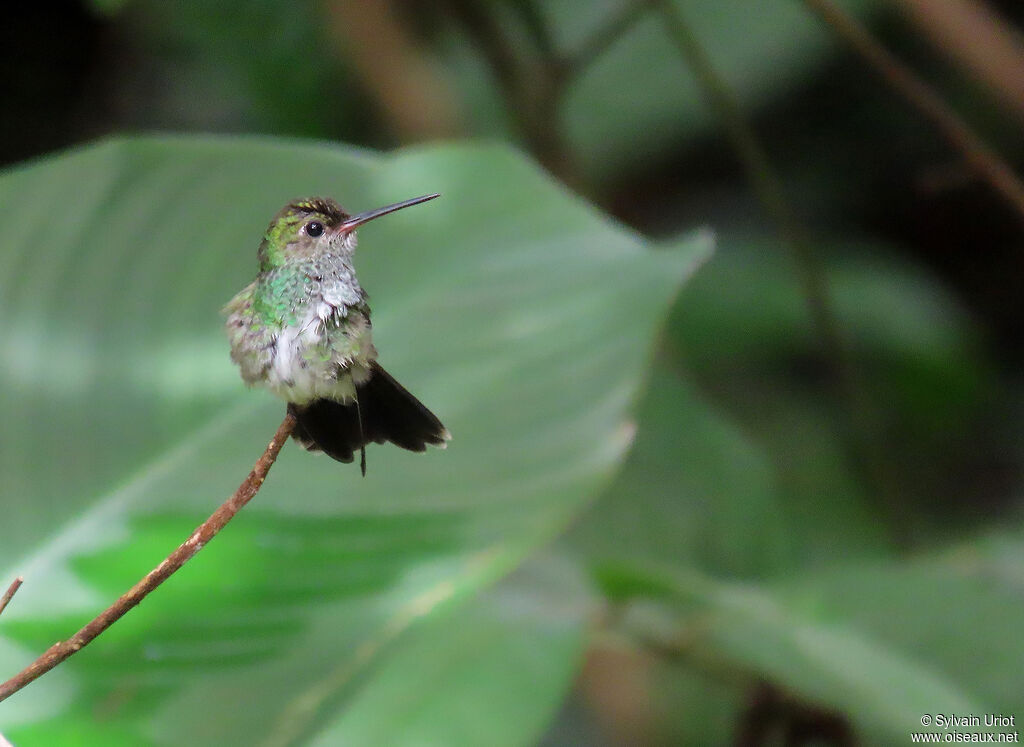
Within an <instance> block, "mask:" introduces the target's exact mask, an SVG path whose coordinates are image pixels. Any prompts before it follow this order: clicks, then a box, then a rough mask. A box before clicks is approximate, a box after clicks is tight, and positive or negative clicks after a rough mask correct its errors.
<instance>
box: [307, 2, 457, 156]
mask: <svg viewBox="0 0 1024 747" xmlns="http://www.w3.org/2000/svg"><path fill="white" fill-rule="evenodd" d="M323 6H324V10H325V11H326V13H327V20H328V23H327V25H326V31H327V33H328V34H329V36H330V38H331V41H332V42H333V43H334V47H335V50H336V52H337V54H338V55H339V56H344V57H346V58H347V59H348V60H350V61H351V62H352V64H353V66H354V68H355V70H356V72H357V73H358V74H359V76H360V78H361V79H362V82H363V84H364V87H365V90H366V92H367V93H368V94H369V95H370V96H371V97H372V98H373V99H374V102H375V103H376V104H377V107H378V109H379V111H380V115H381V117H382V118H383V119H384V121H385V123H386V124H387V126H388V128H389V129H390V130H391V132H392V133H393V134H394V135H395V137H396V138H397V139H398V140H399V141H400V142H403V143H410V142H419V141H423V140H432V139H438V138H450V137H454V136H456V135H459V134H460V132H461V130H462V126H461V125H460V123H459V117H460V114H459V102H458V100H457V98H456V95H455V92H454V90H453V88H452V85H451V83H450V81H449V80H448V78H447V76H446V74H445V71H444V70H443V69H442V68H441V66H440V65H439V64H438V62H437V61H436V60H435V59H433V58H432V57H431V56H430V55H429V54H427V53H426V52H425V51H424V50H423V49H422V47H421V45H420V44H418V43H417V42H416V39H415V38H414V36H413V34H412V33H410V30H409V28H407V26H406V24H404V23H403V22H402V18H401V14H400V13H398V12H397V10H398V9H397V7H396V3H366V2H359V1H358V0H329V1H328V2H326V3H324V4H323ZM346 103H347V102H346Z"/></svg>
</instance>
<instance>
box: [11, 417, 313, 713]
mask: <svg viewBox="0 0 1024 747" xmlns="http://www.w3.org/2000/svg"><path fill="white" fill-rule="evenodd" d="M293 428H295V416H293V415H292V414H291V413H288V414H287V415H286V416H285V418H284V420H283V421H282V422H281V425H280V426H278V428H277V433H275V434H274V438H273V440H272V441H271V442H270V444H269V445H268V446H267V448H266V450H265V451H264V452H263V455H262V456H261V457H260V458H259V459H258V460H256V464H255V465H254V466H253V468H252V471H251V472H250V473H249V476H248V477H247V478H245V480H244V481H243V482H242V484H241V485H239V486H238V489H237V490H236V491H235V492H234V494H233V495H232V496H231V497H230V498H228V499H227V500H226V501H224V503H222V504H221V506H220V508H218V509H217V510H216V511H214V512H213V513H212V514H211V515H210V518H208V519H207V520H206V521H204V522H203V523H202V524H200V525H199V526H198V527H197V528H196V530H195V531H194V532H192V535H191V536H190V537H189V538H188V539H187V540H185V541H184V542H183V543H182V544H181V545H179V546H178V549H176V550H175V551H174V552H172V553H171V554H170V555H168V556H167V558H166V559H165V560H164V561H163V562H162V563H160V565H158V566H157V567H156V568H154V569H153V570H152V571H150V572H149V573H147V574H146V575H145V577H143V579H142V580H141V581H139V582H138V583H137V584H135V586H133V587H132V588H131V589H129V590H128V591H127V592H125V593H124V594H123V595H122V596H121V597H120V598H119V599H118V600H117V601H116V602H114V603H113V604H112V605H110V606H109V607H107V609H105V610H103V612H101V613H100V614H99V615H97V616H96V617H95V619H93V620H92V622H90V623H88V624H87V625H86V626H85V627H83V628H82V629H81V630H79V631H78V632H77V633H75V634H74V635H73V636H71V638H69V639H68V640H66V641H61V642H58V643H55V644H53V645H52V646H50V648H49V649H47V650H46V652H44V653H43V654H42V655H41V656H40V657H39V658H38V659H36V660H35V661H34V662H32V663H31V664H29V665H28V666H27V667H25V669H23V670H22V671H21V672H19V673H18V674H16V675H15V676H14V677H11V679H9V680H7V681H6V682H4V683H3V684H2V685H0V701H3V700H5V699H6V698H8V697H10V696H11V695H13V694H14V693H16V692H17V691H18V690H20V689H21V688H23V687H25V685H27V684H29V683H30V682H32V681H33V680H35V679H37V678H38V677H41V676H42V675H44V674H46V673H47V672H49V671H50V670H51V669H53V668H54V667H55V666H57V665H58V664H60V663H61V662H62V661H64V660H65V659H67V658H68V657H70V656H71V655H72V654H74V653H75V652H77V651H80V650H81V649H82V648H84V647H85V646H87V645H88V644H89V643H90V642H91V641H93V640H94V639H95V638H96V637H97V636H99V635H100V633H102V632H103V631H105V630H106V629H107V628H109V627H110V626H111V625H113V624H114V623H115V622H117V621H118V620H120V619H121V618H122V617H124V615H125V614H126V613H127V612H128V611H129V610H130V609H132V607H134V606H135V605H137V604H138V603H139V602H141V601H142V600H143V599H144V598H145V597H146V595H147V594H149V593H150V592H151V591H153V590H154V589H155V588H156V587H158V586H159V585H160V584H162V583H163V582H164V581H166V580H167V579H168V578H170V577H171V575H172V574H173V573H174V572H175V571H177V570H178V569H179V568H181V567H182V566H183V565H185V563H187V562H188V561H189V560H190V559H191V558H192V556H194V555H195V554H196V553H197V552H199V551H200V550H202V549H203V547H204V546H205V545H206V543H207V542H209V541H210V540H212V539H213V538H214V537H215V536H217V533H218V532H219V531H220V530H221V529H223V528H224V527H225V526H226V525H227V523H228V522H229V521H231V519H233V518H234V516H235V514H237V513H238V512H239V511H240V510H241V509H242V507H243V506H245V504H247V503H248V502H249V501H251V500H252V499H253V496H255V495H256V493H257V492H259V489H260V487H261V486H262V485H263V481H264V480H265V479H266V478H267V473H268V472H269V471H270V468H271V467H272V466H273V464H274V461H275V460H276V459H277V455H278V454H279V453H280V451H281V447H282V446H283V445H284V442H285V441H287V440H288V436H290V435H291V433H292V429H293ZM12 593H13V592H12Z"/></svg>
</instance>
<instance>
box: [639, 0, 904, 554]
mask: <svg viewBox="0 0 1024 747" xmlns="http://www.w3.org/2000/svg"><path fill="white" fill-rule="evenodd" d="M655 4H656V6H657V8H658V10H659V11H660V12H661V15H662V19H663V21H664V24H665V29H666V31H667V32H668V33H669V35H670V36H671V37H672V41H673V42H674V43H675V45H676V47H677V48H678V50H679V53H680V56H682V58H683V59H684V61H685V62H686V64H687V66H688V67H689V68H690V69H691V70H692V72H693V74H694V76H695V78H696V80H697V84H698V87H699V88H700V90H701V92H702V94H703V95H704V96H705V98H706V99H707V100H708V103H709V104H710V105H711V107H712V108H713V109H714V111H715V113H716V114H717V115H718V118H719V120H720V121H721V123H722V125H723V127H724V128H725V131H726V134H727V135H728V137H729V140H730V141H731V143H732V147H733V150H734V151H735V153H736V155H737V157H738V158H739V161H740V164H741V166H742V167H743V170H744V171H745V172H746V176H747V179H748V181H749V182H750V184H751V187H752V189H753V191H754V194H755V196H756V197H757V200H758V202H760V203H761V205H762V207H763V208H764V210H765V212H766V213H767V214H768V216H769V218H770V219H771V220H772V222H774V223H775V224H776V226H777V227H778V230H779V232H780V233H781V235H782V238H783V240H784V241H785V242H786V243H787V244H788V245H789V248H790V252H791V254H792V256H793V259H794V262H795V265H796V269H797V275H798V279H799V282H800V285H801V289H802V292H803V297H804V299H805V302H806V304H807V308H808V312H809V314H810V317H811V323H812V324H813V327H814V330H815V333H816V335H817V337H818V341H819V344H820V345H821V348H822V353H823V355H824V357H825V360H826V362H827V364H828V365H829V366H830V368H831V369H832V374H833V377H834V380H835V382H836V386H837V389H838V394H839V399H840V402H841V403H842V406H843V414H844V417H845V419H846V421H847V423H846V425H847V428H848V431H849V434H848V437H847V443H848V444H849V448H850V451H851V452H852V456H853V457H854V459H855V461H856V463H857V465H858V467H860V469H861V470H862V471H863V473H864V475H865V479H866V480H867V482H868V483H869V484H870V486H871V487H872V488H873V489H874V492H875V493H876V494H877V496H878V500H879V504H880V507H881V508H882V509H883V510H884V511H885V513H886V514H887V515H888V517H889V519H890V521H891V526H892V527H893V530H894V535H895V539H896V541H897V542H898V543H904V542H906V540H907V539H908V537H907V526H908V522H907V517H906V516H905V513H904V509H903V507H902V505H901V504H900V502H899V499H898V491H897V490H896V489H895V476H894V473H893V470H892V468H891V465H890V461H889V457H888V454H887V451H886V449H885V447H884V445H883V444H881V443H880V441H881V439H879V438H878V436H879V434H880V433H881V432H882V430H883V429H882V428H881V426H880V423H879V421H878V415H877V412H876V409H875V407H874V406H873V403H871V401H870V399H869V398H868V396H867V394H866V389H865V387H864V385H863V382H862V381H861V379H860V376H859V375H858V373H857V370H856V366H855V365H854V362H853V360H852V357H851V355H850V353H849V350H848V348H847V345H846V341H845V340H844V338H843V336H842V333H841V331H840V327H839V322H838V321H837V317H836V313H835V309H834V307H833V302H832V296H831V292H830V290H829V285H828V278H827V275H826V273H825V268H824V266H823V264H822V262H821V259H820V257H819V254H818V252H817V250H816V247H815V245H814V242H813V241H812V240H811V237H810V235H809V232H808V231H807V229H806V228H805V227H804V225H803V223H802V222H801V220H800V218H799V217H798V216H797V214H796V211H795V210H794V209H793V207H792V205H791V204H790V202H789V201H788V200H787V199H786V196H785V190H784V188H783V185H782V180H781V179H780V178H779V176H778V175H777V174H776V172H775V169H774V168H773V167H772V165H771V162H770V160H769V158H768V154H767V153H766V152H765V150H764V148H763V147H762V146H761V143H760V141H759V140H758V138H757V135H756V134H755V133H754V130H753V129H752V128H751V127H750V125H749V123H748V122H747V121H746V118H745V117H744V116H743V111H742V108H741V107H740V103H739V101H738V100H737V99H736V97H735V95H734V94H733V92H732V90H731V89H730V88H729V85H728V83H727V82H726V81H725V79H724V78H722V76H721V75H719V73H718V71H717V70H716V69H715V66H714V64H713V63H712V61H711V58H710V57H709V56H708V54H707V52H706V51H705V49H704V47H703V46H701V43H700V40H699V39H698V38H697V36H696V35H695V34H694V33H693V31H692V30H691V29H690V27H689V26H688V25H687V23H686V21H685V19H684V18H683V16H682V13H681V12H680V11H679V8H678V6H677V5H676V4H675V3H674V2H673V0H655Z"/></svg>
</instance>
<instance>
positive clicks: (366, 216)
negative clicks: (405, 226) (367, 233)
mask: <svg viewBox="0 0 1024 747" xmlns="http://www.w3.org/2000/svg"><path fill="white" fill-rule="evenodd" d="M440 196H441V195H440V194H438V193H437V192H435V193H434V194H432V195H423V196H422V197H413V198H412V199H411V200H404V201H402V202H396V203H395V204H393V205H387V206H385V207H382V208H377V209H376V210H367V211H366V212H365V213H359V214H358V215H353V216H351V217H350V218H348V219H347V220H344V221H342V222H341V223H340V224H339V225H338V229H337V230H338V233H349V232H350V231H354V230H355V229H357V228H358V227H359V226H361V225H363V224H364V223H367V222H369V221H371V220H373V219H374V218H379V217H381V216H382V215H387V214H388V213H393V212H395V211H396V210H401V209H402V208H407V207H412V206H413V205H419V204H420V203H421V202H427V201H428V200H433V199H434V198H435V197H440Z"/></svg>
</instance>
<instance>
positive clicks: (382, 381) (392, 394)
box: [288, 362, 451, 474]
mask: <svg viewBox="0 0 1024 747" xmlns="http://www.w3.org/2000/svg"><path fill="white" fill-rule="evenodd" d="M356 399H357V401H356V402H348V403H341V402H335V401H334V400H329V399H318V400H314V401H313V402H310V403H309V404H305V405H296V404H290V405H288V410H289V411H290V412H291V413H292V414H293V415H295V419H296V421H297V423H296V426H295V430H294V432H293V434H292V435H293V436H294V438H295V440H296V441H298V442H299V443H301V444H302V445H303V446H304V447H305V448H307V449H309V450H310V451H322V452H324V453H325V454H327V455H328V456H330V457H332V458H334V459H337V460H338V461H339V462H345V463H346V464H347V463H349V462H351V461H352V460H353V459H354V458H355V452H356V451H357V450H360V451H361V450H362V449H364V447H365V446H366V444H368V443H370V442H371V441H374V442H376V443H379V444H382V443H385V442H386V441H390V442H391V443H393V444H395V445H396V446H401V447H402V448H403V449H408V450H409V451H426V450H427V445H428V444H429V445H433V446H441V447H444V446H445V445H446V444H447V441H448V439H450V438H451V436H450V435H449V434H448V430H447V429H446V428H445V427H444V426H443V425H442V424H441V421H440V420H438V419H437V418H436V417H435V416H434V414H433V413H432V412H430V410H428V409H427V408H426V407H424V405H423V403H422V402H420V401H419V400H418V399H416V398H415V397H414V396H412V395H411V394H409V392H408V391H407V390H406V389H405V387H403V386H402V385H401V384H399V383H398V382H397V381H395V380H394V379H393V378H392V377H391V374H389V373H388V372H387V371H385V370H384V369H383V368H381V367H380V366H379V365H377V363H376V362H374V363H372V364H371V370H370V378H369V379H367V380H366V381H365V382H363V383H362V384H360V385H359V386H358V387H357V388H356ZM363 473H364V474H365V473H366V468H365V456H364V461H363Z"/></svg>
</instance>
